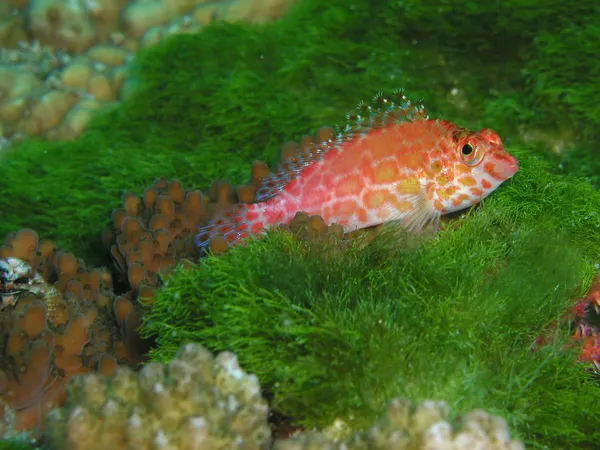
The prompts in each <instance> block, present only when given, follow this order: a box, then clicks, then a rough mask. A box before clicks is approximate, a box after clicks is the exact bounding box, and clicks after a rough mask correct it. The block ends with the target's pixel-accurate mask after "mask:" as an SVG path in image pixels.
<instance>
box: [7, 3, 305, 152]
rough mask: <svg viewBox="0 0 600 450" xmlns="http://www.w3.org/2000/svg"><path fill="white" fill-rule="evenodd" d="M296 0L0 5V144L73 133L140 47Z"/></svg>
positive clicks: (119, 84)
mask: <svg viewBox="0 0 600 450" xmlns="http://www.w3.org/2000/svg"><path fill="white" fill-rule="evenodd" d="M295 1H296V0H251V1H247V0H237V1H229V0H226V1H220V2H206V1H205V0H190V1H183V2H182V1H174V0H152V1H143V0H136V1H133V2H131V1H128V0H97V1H93V2H90V1H84V0H68V1H63V0H29V1H20V0H19V1H18V2H17V1H14V2H2V4H1V5H0V80H2V81H1V82H0V149H2V148H3V147H6V146H8V145H9V144H11V142H13V141H18V140H21V139H23V138H25V137H27V136H39V137H42V138H44V139H50V140H65V139H74V138H76V137H77V136H79V135H80V134H81V133H82V131H83V130H84V129H86V127H87V125H88V123H89V121H90V119H91V117H92V115H93V113H94V111H96V110H97V109H99V108H101V107H104V106H107V105H113V104H115V103H116V102H119V101H120V100H122V99H123V98H124V97H125V96H126V95H127V92H128V86H127V83H126V81H127V79H128V77H129V71H130V69H129V66H130V62H131V61H132V59H133V57H134V55H135V53H136V52H137V51H138V50H140V49H143V48H147V47H149V46H152V45H156V44H158V43H160V42H161V41H162V40H163V39H164V38H165V37H167V36H170V35H173V34H178V33H195V32H197V31H199V30H200V29H201V28H202V27H204V26H206V25H208V24H209V23H212V22H214V21H217V20H220V21H228V22H233V21H248V22H254V23H261V22H264V21H269V20H275V19H277V18H279V17H280V16H281V15H282V14H283V12H284V11H285V10H286V9H287V7H288V6H289V5H290V4H292V3H294V2H295Z"/></svg>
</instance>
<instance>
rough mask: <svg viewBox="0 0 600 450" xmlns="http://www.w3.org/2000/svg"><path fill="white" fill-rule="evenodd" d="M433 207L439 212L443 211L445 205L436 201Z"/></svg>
mask: <svg viewBox="0 0 600 450" xmlns="http://www.w3.org/2000/svg"><path fill="white" fill-rule="evenodd" d="M433 207H434V208H435V209H437V210H438V211H442V210H443V209H444V205H442V202H440V201H439V200H435V201H434V202H433Z"/></svg>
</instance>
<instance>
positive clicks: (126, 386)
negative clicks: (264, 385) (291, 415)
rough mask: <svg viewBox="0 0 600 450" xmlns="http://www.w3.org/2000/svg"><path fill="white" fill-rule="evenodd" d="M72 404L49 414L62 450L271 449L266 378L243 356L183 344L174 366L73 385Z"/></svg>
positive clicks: (88, 377)
mask: <svg viewBox="0 0 600 450" xmlns="http://www.w3.org/2000/svg"><path fill="white" fill-rule="evenodd" d="M68 391H69V400H68V402H67V404H66V406H65V407H64V408H63V409H61V410H55V411H53V412H52V413H51V414H50V415H49V416H48V430H49V431H48V437H49V440H50V442H51V444H52V446H53V448H56V449H61V450H63V449H64V450H78V449H81V450H105V449H108V448H111V449H115V450H119V449H131V450H134V449H135V450H138V449H140V450H141V449H150V448H153V449H170V450H200V449H217V448H223V449H225V448H227V449H241V450H259V449H267V448H268V445H269V443H270V436H271V431H270V429H269V426H268V424H267V415H268V407H267V403H266V401H265V400H264V399H263V398H262V397H261V392H260V386H259V383H258V379H257V378H256V376H254V375H248V374H247V373H245V372H244V371H243V370H242V368H241V367H240V366H239V365H238V361H237V358H236V356H235V355H233V354H232V353H229V352H223V353H220V354H219V355H217V356H216V357H214V358H213V356H212V354H211V353H210V352H209V351H208V350H206V349H204V348H203V347H202V346H200V345H198V344H186V345H183V346H182V347H181V348H180V349H179V351H178V352H177V354H176V355H175V358H174V359H173V360H172V361H171V362H169V363H168V364H165V365H163V364H161V363H148V364H146V365H145V366H144V367H143V368H142V369H141V371H140V372H139V373H138V374H136V373H134V372H133V371H132V370H131V369H127V368H119V369H117V371H116V372H115V373H114V374H113V375H112V377H111V378H110V379H109V380H106V379H105V378H104V377H102V376H100V375H96V374H88V375H83V376H80V377H77V378H75V379H73V380H72V382H71V384H70V385H69V387H68Z"/></svg>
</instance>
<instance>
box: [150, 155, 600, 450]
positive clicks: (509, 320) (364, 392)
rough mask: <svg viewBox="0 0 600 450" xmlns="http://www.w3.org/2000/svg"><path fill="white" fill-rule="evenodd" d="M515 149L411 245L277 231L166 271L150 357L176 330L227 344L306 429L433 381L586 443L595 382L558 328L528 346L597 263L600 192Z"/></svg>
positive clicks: (367, 413)
mask: <svg viewBox="0 0 600 450" xmlns="http://www.w3.org/2000/svg"><path fill="white" fill-rule="evenodd" d="M511 151H514V152H515V154H516V155H517V157H518V158H519V161H521V162H522V167H523V169H522V172H521V173H520V174H518V175H517V176H516V177H515V179H514V180H513V181H511V182H510V183H508V184H507V185H506V186H505V187H504V188H503V189H499V190H498V191H497V192H496V193H495V194H494V195H493V196H491V197H490V198H489V199H488V200H487V201H486V202H485V204H484V205H482V206H481V207H480V208H476V209H475V210H472V211H469V212H467V213H466V214H465V217H464V218H463V219H461V218H457V219H455V222H453V223H451V224H449V226H447V227H446V228H445V229H444V230H443V231H442V232H441V233H440V234H438V235H437V236H435V237H434V238H432V239H426V240H422V241H421V242H419V243H417V245H414V243H410V242H409V241H408V237H406V239H404V238H403V237H402V234H401V233H399V230H397V229H395V228H394V227H390V228H389V229H388V230H387V231H386V230H385V228H382V230H381V232H380V233H377V235H376V236H375V237H374V238H373V239H371V241H370V242H368V243H367V244H366V245H365V244H364V243H362V242H356V243H355V242H354V241H353V240H347V242H346V243H345V244H344V245H342V246H337V247H338V249H336V251H334V252H325V251H323V249H327V247H328V244H327V243H326V244H325V245H321V246H320V247H321V251H318V250H317V251H312V252H311V251H307V248H308V246H307V245H306V244H305V243H302V242H301V241H299V240H297V239H295V238H294V237H293V236H292V235H290V234H289V233H284V232H281V231H278V230H273V231H271V232H270V233H268V234H267V235H266V236H265V237H264V238H262V239H260V240H254V241H252V243H250V244H248V245H247V246H244V247H240V248H232V249H230V250H229V251H228V252H227V254H226V255H223V256H219V257H213V256H209V257H208V258H205V259H204V260H203V262H202V263H201V264H200V265H199V266H198V267H193V268H189V269H187V270H175V271H174V272H172V273H171V274H170V276H169V277H168V283H167V284H165V285H163V287H162V288H161V289H160V290H159V291H158V292H157V293H156V295H155V298H154V303H153V307H152V309H151V310H149V311H148V312H147V313H146V315H145V318H144V327H143V335H144V336H148V337H150V336H152V337H155V338H156V342H157V347H156V348H153V349H151V355H152V358H153V359H157V360H164V361H167V360H169V358H170V357H171V355H172V352H173V351H174V349H176V348H177V346H178V345H179V344H180V343H181V340H183V339H190V340H196V341H199V342H202V343H203V345H206V346H207V347H208V348H209V349H211V350H212V351H221V350H225V349H230V350H232V351H234V352H236V353H237V354H238V355H239V357H240V361H241V362H242V364H243V365H244V367H246V368H247V370H249V371H251V372H252V373H256V374H257V375H258V377H259V379H260V380H261V383H262V385H263V386H264V388H265V389H267V390H268V391H269V392H271V393H272V395H273V407H274V409H275V411H276V412H278V413H280V414H283V415H285V416H288V417H292V418H294V420H295V423H296V424H299V425H301V426H304V427H307V428H309V429H310V428H312V427H317V428H320V427H323V426H326V425H327V424H328V423H331V422H333V421H334V420H335V419H336V418H341V419H342V420H344V421H346V422H348V423H349V425H350V426H351V427H352V428H354V429H356V428H357V427H358V428H361V427H364V426H368V424H369V422H370V421H372V420H374V419H375V417H377V416H378V415H379V414H380V413H381V411H382V409H383V408H384V404H385V403H386V402H387V401H389V399H391V398H392V397H397V396H399V397H406V396H412V398H414V396H415V395H417V396H419V395H420V396H421V397H419V398H428V397H430V396H432V395H433V394H435V395H436V396H438V397H439V398H444V399H446V400H448V401H449V402H450V403H453V402H460V405H461V411H463V412H465V411H467V410H469V409H470V408H478V407H484V408H486V409H493V410H494V411H496V413H497V414H500V415H502V416H505V417H507V420H509V423H510V425H511V426H514V427H515V428H516V430H517V432H518V433H520V434H522V435H524V437H526V438H527V439H529V440H533V439H536V440H538V441H540V442H542V443H545V444H547V445H549V446H556V447H565V448H576V447H577V446H581V445H583V446H584V445H586V443H587V444H589V443H590V442H592V441H593V439H596V438H592V437H591V436H592V435H594V434H597V431H594V430H595V426H594V425H592V424H593V423H596V422H595V421H596V420H600V415H599V413H598V412H594V411H595V409H594V407H593V406H592V402H593V401H597V400H598V399H600V391H599V390H598V388H597V384H596V381H595V380H594V378H592V377H590V376H589V374H588V373H586V372H585V371H584V370H582V367H581V365H579V364H574V361H575V360H576V359H577V351H574V350H572V349H569V348H564V342H563V341H566V340H568V333H562V334H559V335H557V337H558V341H557V342H556V343H555V344H554V343H551V344H549V345H545V346H543V347H542V348H541V349H539V350H538V351H537V352H533V353H532V346H533V345H534V343H535V340H536V338H537V336H539V334H540V333H542V331H543V330H544V329H545V327H546V326H547V324H548V323H550V322H552V321H553V320H555V318H556V317H559V316H560V315H562V314H564V313H565V312H566V311H567V310H568V308H569V304H570V302H571V300H570V299H571V298H572V297H574V296H576V295H577V294H578V292H579V291H580V290H581V289H583V288H584V287H586V286H582V283H583V284H585V283H586V280H590V277H591V276H593V273H594V272H595V269H594V266H593V264H591V263H592V262H594V261H596V258H597V254H598V251H599V250H600V235H599V234H598V233H597V230H598V226H599V225H600V222H599V221H600V210H599V209H598V208H599V207H600V198H599V195H600V193H598V192H597V191H594V190H593V189H592V187H591V185H590V184H589V183H587V182H586V181H584V180H576V179H571V178H568V179H564V178H563V177H562V176H559V175H556V174H551V173H550V172H549V170H548V165H547V164H545V163H544V162H543V161H541V160H539V159H537V158H535V157H534V156H532V155H530V154H528V152H527V151H524V150H519V149H511ZM573 198H578V199H580V203H578V204H577V205H573V203H572V199H573ZM524 205H527V207H524ZM574 207H575V208H574ZM297 219H298V222H300V221H306V220H307V218H306V217H305V216H302V215H300V216H298V218H297ZM313 220H314V221H315V222H318V219H313ZM320 225H321V228H322V226H323V225H324V224H320ZM329 247H333V248H336V246H335V245H329ZM327 250H328V249H327ZM524 298H526V299H527V302H524V301H523V299H524ZM173 299H177V300H176V304H177V306H176V307H174V306H173V305H174V301H173ZM431 355H435V357H432V356H431ZM467 380H468V381H467ZM423 396H427V397H423ZM559 397H560V398H559ZM322 398H328V399H330V401H329V402H325V403H324V402H320V401H319V400H320V399H322ZM483 399H485V400H483ZM592 399H596V400H592ZM581 402H584V403H585V404H586V405H587V406H585V407H584V406H582V403H581ZM558 405H560V406H558ZM569 405H570V406H569ZM590 411H592V412H591V414H592V415H593V418H592V419H590V417H588V416H587V414H590ZM559 417H560V418H559ZM580 427H582V428H580ZM584 436H585V437H584ZM545 444H544V445H545Z"/></svg>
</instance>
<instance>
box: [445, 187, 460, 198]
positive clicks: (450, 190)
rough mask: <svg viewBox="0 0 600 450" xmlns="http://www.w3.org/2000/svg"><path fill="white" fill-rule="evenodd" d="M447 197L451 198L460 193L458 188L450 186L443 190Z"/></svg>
mask: <svg viewBox="0 0 600 450" xmlns="http://www.w3.org/2000/svg"><path fill="white" fill-rule="evenodd" d="M442 191H443V192H444V193H445V194H446V195H447V196H449V197H451V196H453V195H454V194H456V192H457V191H458V188H457V187H456V186H448V187H447V188H445V189H443V190H442Z"/></svg>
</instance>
